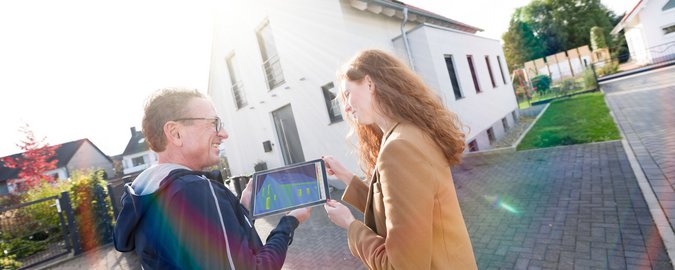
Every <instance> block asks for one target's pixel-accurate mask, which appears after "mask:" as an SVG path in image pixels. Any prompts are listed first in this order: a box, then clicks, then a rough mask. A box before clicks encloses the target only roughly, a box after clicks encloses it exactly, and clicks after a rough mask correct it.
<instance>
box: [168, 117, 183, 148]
mask: <svg viewBox="0 0 675 270" xmlns="http://www.w3.org/2000/svg"><path fill="white" fill-rule="evenodd" d="M181 131H182V130H181V128H180V125H178V123H176V122H174V121H169V122H166V123H165V124H164V136H166V139H167V143H170V144H173V145H176V146H182V145H183V140H182V138H181V135H180V132H181Z"/></svg>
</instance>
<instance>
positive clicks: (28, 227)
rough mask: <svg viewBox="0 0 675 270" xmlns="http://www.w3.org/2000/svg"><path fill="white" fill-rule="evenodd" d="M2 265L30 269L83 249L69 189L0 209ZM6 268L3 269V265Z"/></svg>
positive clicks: (77, 252)
mask: <svg viewBox="0 0 675 270" xmlns="http://www.w3.org/2000/svg"><path fill="white" fill-rule="evenodd" d="M0 217H1V218H0V249H1V250H2V255H1V258H2V259H4V260H5V261H6V264H9V265H3V267H8V268H17V267H18V268H28V267H31V266H35V265H37V264H40V263H42V262H45V261H48V260H52V259H55V258H58V257H60V256H62V255H65V254H68V253H70V252H71V251H73V252H74V254H79V253H81V252H82V249H81V247H80V241H79V235H78V232H77V230H76V225H75V215H74V213H73V208H72V207H71V203H70V196H69V195H68V192H63V193H61V195H60V196H51V197H47V198H43V199H39V200H36V201H32V202H28V203H22V204H19V205H15V206H10V207H4V208H1V209H0ZM3 269H4V268H3Z"/></svg>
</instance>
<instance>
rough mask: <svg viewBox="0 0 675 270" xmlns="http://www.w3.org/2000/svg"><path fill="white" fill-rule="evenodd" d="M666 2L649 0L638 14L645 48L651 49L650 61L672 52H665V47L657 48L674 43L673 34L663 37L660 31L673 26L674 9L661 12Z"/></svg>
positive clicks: (666, 0)
mask: <svg viewBox="0 0 675 270" xmlns="http://www.w3.org/2000/svg"><path fill="white" fill-rule="evenodd" d="M667 2H668V0H650V1H648V2H646V4H645V6H644V8H643V9H642V10H641V11H640V12H639V13H638V15H639V16H640V21H641V22H642V26H643V27H642V29H643V32H644V42H645V47H646V49H648V50H650V49H651V50H650V51H649V54H650V57H651V59H652V60H658V58H659V57H662V56H665V55H666V54H668V53H670V54H672V53H673V52H674V51H673V50H672V49H670V50H666V47H664V46H659V45H663V44H665V43H668V42H673V41H675V33H670V34H668V35H665V34H664V33H663V30H662V28H663V27H666V26H670V25H673V24H675V8H671V9H669V10H666V11H663V10H661V9H662V8H663V6H664V5H665V4H666V3H667ZM671 46H672V44H671Z"/></svg>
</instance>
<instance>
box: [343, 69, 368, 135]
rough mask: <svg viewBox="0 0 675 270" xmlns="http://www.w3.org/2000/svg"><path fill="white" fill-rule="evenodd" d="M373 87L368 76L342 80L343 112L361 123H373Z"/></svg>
mask: <svg viewBox="0 0 675 270" xmlns="http://www.w3.org/2000/svg"><path fill="white" fill-rule="evenodd" d="M374 87H375V86H374V85H372V82H371V81H370V78H368V76H366V77H365V78H364V79H363V80H361V81H350V80H347V79H345V80H343V81H342V91H343V92H342V95H343V97H344V100H345V104H344V107H345V113H346V114H347V115H348V116H349V117H351V118H352V119H353V120H354V121H356V122H357V123H359V124H361V125H370V124H373V123H375V108H374V107H375V106H373V105H374V103H373V88H374Z"/></svg>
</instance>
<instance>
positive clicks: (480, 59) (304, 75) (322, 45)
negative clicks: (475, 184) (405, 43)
mask: <svg viewBox="0 0 675 270" xmlns="http://www.w3.org/2000/svg"><path fill="white" fill-rule="evenodd" d="M235 6H236V8H229V9H228V10H226V11H223V12H229V13H227V15H225V16H221V17H222V18H224V19H223V20H221V21H218V22H217V23H216V27H215V33H216V34H215V36H214V43H213V50H212V61H211V71H210V79H209V91H208V93H209V96H210V97H211V98H212V100H213V101H214V104H215V107H216V110H217V111H218V113H219V114H220V115H221V117H222V118H223V119H224V122H225V128H226V130H227V131H228V133H229V138H228V139H227V140H226V141H225V142H224V148H225V150H224V151H225V153H226V155H227V156H228V161H229V164H230V166H231V170H232V173H233V175H242V174H250V173H252V172H253V166H254V164H255V163H256V162H258V161H265V162H266V163H267V166H268V168H274V167H279V166H282V165H283V164H284V162H283V157H282V152H281V148H280V145H279V141H278V138H277V135H276V130H275V126H274V123H273V118H272V112H274V111H275V110H277V109H279V108H281V107H283V106H286V105H288V104H290V105H291V107H292V110H293V114H294V117H295V122H296V125H297V129H298V133H299V137H300V140H301V142H302V149H303V152H304V157H305V160H312V159H316V158H320V157H321V156H323V155H333V156H335V157H336V158H337V159H338V160H340V161H341V162H342V163H343V164H344V165H345V167H347V169H349V170H351V171H352V172H354V173H356V174H359V173H360V172H361V171H360V170H359V166H358V162H357V158H356V155H355V150H356V149H355V148H354V147H353V146H354V145H356V142H355V141H354V140H353V139H347V138H345V136H346V135H347V133H348V126H347V123H346V122H344V121H341V122H337V123H331V122H330V118H329V115H328V112H327V110H326V106H325V102H324V97H323V93H322V90H321V86H323V85H325V84H327V83H330V82H333V83H334V85H335V87H336V88H338V87H339V82H338V81H337V79H336V71H337V70H338V69H339V68H340V66H341V65H343V64H344V63H345V62H347V61H348V60H349V59H350V58H351V57H352V56H353V55H355V54H356V53H357V52H358V51H359V50H362V49H367V48H378V49H382V50H385V51H390V52H393V53H396V54H398V55H399V56H405V54H401V53H400V47H399V48H397V47H395V45H394V43H395V42H392V40H393V39H395V38H396V37H397V36H399V35H400V34H401V32H400V24H401V19H399V18H396V17H393V18H389V17H385V16H383V15H377V14H373V13H371V12H369V11H360V10H358V9H355V8H353V7H351V6H350V2H349V1H308V0H306V1H302V0H291V1H283V2H282V1H245V2H243V1H242V2H238V4H236V5H235ZM253 7H255V8H253ZM241 10H246V12H245V14H244V12H240V11H241ZM298 14H302V16H298ZM228 19H229V20H228ZM265 19H267V20H269V24H270V27H271V30H272V33H273V36H274V41H275V44H276V50H277V52H278V55H279V58H280V62H281V66H282V69H283V73H284V78H285V83H284V84H282V85H281V86H279V87H277V88H275V89H272V90H269V89H268V87H267V84H266V81H265V77H264V71H263V68H262V59H261V54H260V50H259V46H258V41H257V39H256V30H257V28H258V27H259V26H260V25H261V23H262V22H263V21H264V20H265ZM418 25H419V24H417V23H409V24H408V25H407V26H406V29H407V30H411V29H413V28H415V27H416V26H418ZM425 31H431V34H430V36H431V38H428V39H425V38H422V39H415V40H416V41H413V42H417V41H419V42H427V43H429V45H428V47H427V48H426V49H425V48H424V46H425V45H422V44H421V43H416V44H413V47H415V46H416V47H417V48H418V49H416V51H415V53H416V54H417V55H418V57H419V58H420V59H425V58H426V59H429V60H427V61H426V63H428V65H422V63H420V66H419V67H418V68H417V69H418V73H419V74H420V75H421V76H422V77H423V78H424V80H425V81H426V82H427V83H428V84H429V85H430V86H431V87H432V88H433V89H446V90H445V92H441V91H439V96H441V98H442V99H443V100H444V102H446V104H448V107H449V108H451V109H454V108H455V107H456V108H458V109H459V110H461V111H462V113H463V114H464V113H466V114H467V115H466V116H464V115H463V114H462V117H465V118H466V119H465V121H466V122H467V123H468V124H470V125H472V126H475V127H476V128H472V131H471V134H470V135H469V136H468V137H467V138H471V136H474V137H476V136H478V134H480V132H481V131H483V130H484V129H487V127H489V126H490V125H492V124H494V123H495V121H500V119H501V117H503V116H505V115H506V114H508V113H510V111H507V110H506V108H507V107H509V108H510V109H513V108H515V106H516V103H515V96H514V95H513V90H512V89H511V87H510V86H508V87H507V86H504V84H503V82H502V79H501V76H500V75H499V74H498V72H499V67H498V66H497V65H496V61H497V60H496V55H500V57H501V58H502V61H504V59H505V57H504V56H503V53H502V52H501V48H500V46H499V42H498V41H496V40H487V39H483V38H477V37H475V36H473V35H470V34H467V35H462V34H457V33H459V32H456V33H455V34H453V35H454V36H453V37H454V38H450V37H446V38H442V37H441V36H442V35H443V34H447V33H444V32H443V31H440V30H438V31H436V30H425ZM435 31H436V32H435ZM413 33H414V32H413ZM458 39H459V40H458ZM465 39H467V40H465ZM448 42H450V43H448ZM472 42H478V43H479V44H473V43H472ZM432 43H447V44H450V45H444V44H432ZM453 43H462V45H461V46H459V48H461V49H460V50H459V51H457V52H458V53H459V52H460V51H461V52H463V53H465V51H466V50H468V48H471V47H476V48H477V49H476V50H475V52H474V53H473V54H474V55H475V59H474V61H475V65H476V68H477V70H478V72H479V76H480V80H481V84H482V89H483V90H484V93H482V94H481V96H479V97H474V95H475V92H473V94H472V93H471V91H473V86H472V85H471V84H470V83H472V82H471V76H470V73H466V72H462V73H463V74H459V76H460V80H461V81H462V85H463V86H462V87H463V88H464V89H463V91H464V92H466V93H467V98H466V100H464V101H462V102H461V103H462V104H455V103H454V95H453V94H452V89H451V88H449V87H450V86H449V85H450V80H449V77H448V75H447V70H446V69H445V62H444V59H443V53H444V52H445V51H447V49H449V48H454V47H456V45H455V44H453ZM432 47H433V48H432ZM232 53H234V54H235V55H236V56H235V59H236V60H235V61H236V67H235V69H236V70H237V73H238V75H239V77H240V82H241V83H242V84H243V89H244V91H245V93H246V97H247V100H248V105H247V106H245V107H244V108H241V109H239V110H237V109H236V107H235V102H234V99H233V94H232V91H231V85H232V84H231V82H230V78H229V74H228V70H227V66H226V61H225V59H226V57H228V55H230V54H232ZM486 54H487V55H489V56H490V60H491V63H492V70H493V72H494V74H495V81H496V82H497V88H493V87H492V85H491V83H490V81H489V80H490V79H489V75H487V73H486V72H487V67H486V65H485V59H484V57H485V55H486ZM463 57H464V60H463V61H462V59H461V58H458V60H459V61H457V62H458V64H461V65H462V70H465V69H468V64H467V63H466V58H465V56H463ZM401 59H402V60H404V61H407V60H406V58H404V57H401ZM502 67H503V68H504V72H505V73H507V74H505V76H506V77H507V78H508V76H509V75H508V70H507V66H506V63H504V62H503V63H502ZM439 70H444V71H443V72H442V73H441V72H440V71H439ZM507 82H508V79H507ZM507 84H508V83H507ZM464 85H466V86H464ZM469 86H470V87H469ZM447 91H449V92H447ZM507 93H508V94H510V95H511V96H512V99H511V101H512V104H510V105H513V106H510V105H508V106H507V105H505V104H503V103H504V101H503V100H504V98H503V97H502V96H504V97H506V100H509V97H508V94H507ZM450 99H453V100H450ZM496 100H500V101H496ZM511 101H507V102H511ZM493 105H494V106H497V107H499V110H498V114H503V115H501V116H499V117H497V116H496V114H497V113H493V112H488V111H491V110H493V108H492V107H494V106H493ZM452 106H455V107H452ZM491 106H492V107H491ZM481 115H484V116H485V115H487V116H488V117H487V119H481V118H482V117H481ZM495 131H497V130H495ZM486 138H487V137H486ZM267 140H269V141H271V142H272V151H271V152H264V149H263V145H262V143H263V142H264V141H267Z"/></svg>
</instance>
